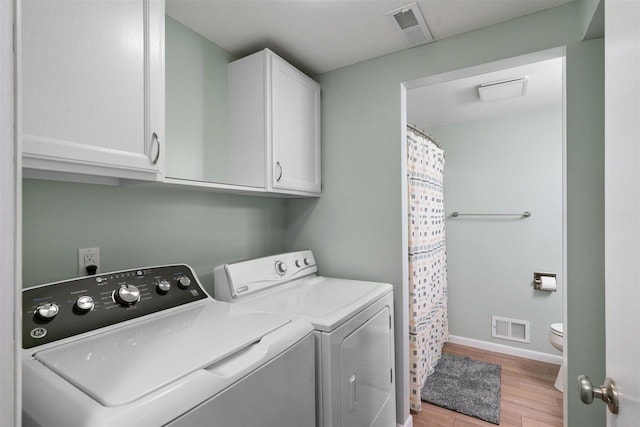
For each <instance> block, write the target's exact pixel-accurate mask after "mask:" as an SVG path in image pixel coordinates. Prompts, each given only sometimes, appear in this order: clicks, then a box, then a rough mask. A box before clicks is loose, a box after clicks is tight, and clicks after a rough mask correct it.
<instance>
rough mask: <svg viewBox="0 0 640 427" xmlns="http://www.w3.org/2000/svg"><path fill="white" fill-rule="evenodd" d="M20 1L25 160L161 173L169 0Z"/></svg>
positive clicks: (78, 168) (122, 173) (76, 168)
mask: <svg viewBox="0 0 640 427" xmlns="http://www.w3.org/2000/svg"><path fill="white" fill-rule="evenodd" d="M20 5H21V19H20V25H21V28H20V34H21V39H20V43H21V45H20V55H21V56H20V58H21V69H20V70H19V78H20V87H21V91H22V108H21V118H22V144H23V157H24V166H25V167H28V168H34V169H46V170H54V171H59V172H74V173H83V174H91V175H103V176H112V177H130V178H143V179H156V177H157V176H158V174H159V172H161V171H162V164H163V161H164V159H160V157H162V149H161V145H160V140H161V138H162V136H163V134H164V128H163V127H164V117H163V115H164V96H163V91H164V58H163V50H164V3H163V2H162V1H157V0H119V1H111V0H92V1H79V0H56V1H51V0H23V1H22V2H21V3H20Z"/></svg>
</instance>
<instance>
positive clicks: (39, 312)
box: [36, 302, 60, 320]
mask: <svg viewBox="0 0 640 427" xmlns="http://www.w3.org/2000/svg"><path fill="white" fill-rule="evenodd" d="M58 311H60V308H59V307H58V306H57V305H56V304H54V303H52V302H48V303H46V304H42V305H41V306H39V307H38V308H37V309H36V317H37V318H38V319H40V320H51V319H53V318H54V317H56V315H57V314H58Z"/></svg>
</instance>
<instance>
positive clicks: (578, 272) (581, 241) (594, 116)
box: [566, 39, 605, 427]
mask: <svg viewBox="0 0 640 427" xmlns="http://www.w3.org/2000/svg"><path fill="white" fill-rule="evenodd" d="M566 70H567V71H566V72H567V100H568V108H567V227H568V230H567V233H568V242H567V283H568V286H567V329H568V332H567V337H566V344H567V349H566V351H567V355H568V358H569V359H568V360H569V365H568V378H569V384H568V386H567V388H568V390H569V393H567V395H566V396H567V397H568V404H569V425H570V426H571V427H582V426H594V427H595V426H604V425H605V405H603V404H601V403H600V402H594V404H593V405H590V406H586V405H584V404H583V403H582V402H580V400H579V399H578V393H576V392H575V389H576V384H577V381H576V380H577V378H578V376H579V375H580V374H585V375H588V376H589V377H591V379H592V380H593V381H594V384H598V385H600V384H604V378H605V369H604V364H605V323H604V316H605V314H604V310H605V307H604V295H605V293H604V43H603V40H602V39H600V40H593V41H588V42H582V43H574V44H570V45H569V46H567V64H566ZM587 70H588V72H586V71H587ZM595 403H599V404H598V405H596V404H595Z"/></svg>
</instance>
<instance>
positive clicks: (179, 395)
mask: <svg viewBox="0 0 640 427" xmlns="http://www.w3.org/2000/svg"><path fill="white" fill-rule="evenodd" d="M313 357H314V336H313V328H312V327H311V325H310V324H309V323H307V322H305V321H301V320H299V319H292V318H291V317H289V316H286V315H279V314H274V313H265V312H259V311H257V310H255V309H252V308H250V307H248V306H240V305H238V304H228V303H224V302H219V301H215V300H214V299H212V298H211V297H210V296H209V295H207V294H206V292H205V291H204V290H203V289H202V287H201V285H200V283H199V281H198V279H197V277H196V276H195V274H194V273H193V271H192V270H191V269H190V268H189V267H188V266H186V265H170V266H159V267H149V268H140V269H135V270H127V271H119V272H114V273H106V274H100V275H99V276H97V277H85V278H78V279H73V280H68V281H63V282H57V283H53V284H47V285H42V286H37V287H33V288H29V289H25V290H24V291H23V349H22V372H23V374H22V375H23V398H22V408H23V426H52V427H57V426H60V427H74V426H92V427H94V426H96V427H97V426H118V427H122V426H145V427H153V426H194V427H195V426H198V427H200V426H212V427H213V426H217V427H234V426H235V427H252V426H254V427H263V426H272V427H285V426H288V427H298V426H307V427H312V426H314V425H315V419H316V416H315V405H314V399H315V389H316V386H315V372H314V369H315V367H314V363H313Z"/></svg>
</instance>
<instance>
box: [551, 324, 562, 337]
mask: <svg viewBox="0 0 640 427" xmlns="http://www.w3.org/2000/svg"><path fill="white" fill-rule="evenodd" d="M551 330H552V331H553V332H555V333H556V334H559V335H563V334H564V327H563V324H562V323H552V324H551Z"/></svg>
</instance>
